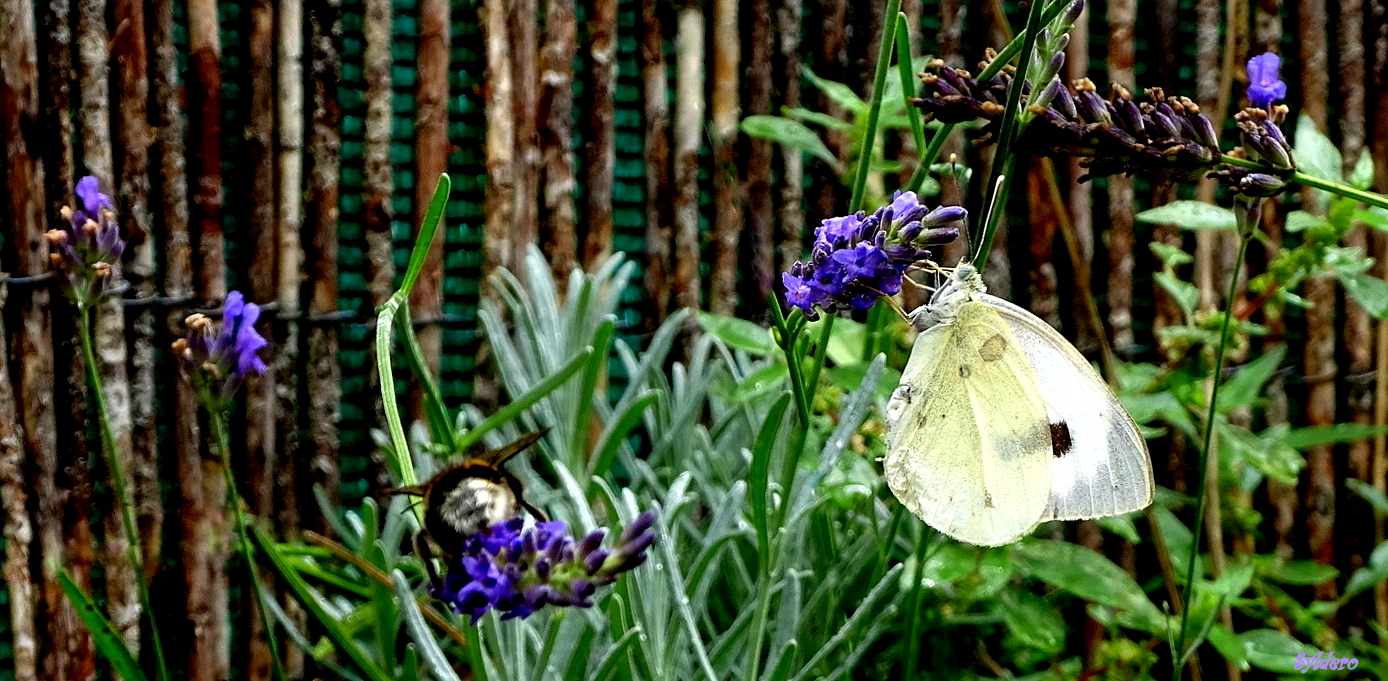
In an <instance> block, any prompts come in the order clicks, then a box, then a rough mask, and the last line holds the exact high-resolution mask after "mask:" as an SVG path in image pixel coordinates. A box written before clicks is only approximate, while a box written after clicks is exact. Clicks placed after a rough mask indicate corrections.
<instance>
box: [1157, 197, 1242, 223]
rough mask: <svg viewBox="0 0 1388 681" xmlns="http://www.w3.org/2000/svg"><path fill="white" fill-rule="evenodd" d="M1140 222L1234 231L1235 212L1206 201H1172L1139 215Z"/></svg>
mask: <svg viewBox="0 0 1388 681" xmlns="http://www.w3.org/2000/svg"><path fill="white" fill-rule="evenodd" d="M1137 219H1138V221H1139V222H1152V223H1158V224H1172V225H1176V226H1177V227H1180V228H1182V229H1234V228H1235V227H1237V226H1238V224H1237V221H1236V220H1235V219H1234V211H1232V210H1229V209H1228V208H1224V207H1222V206H1216V205H1214V204H1212V203H1205V202H1204V201H1172V202H1171V203H1168V204H1166V205H1164V206H1158V207H1156V208H1149V209H1147V210H1144V211H1142V212H1141V213H1138V214H1137Z"/></svg>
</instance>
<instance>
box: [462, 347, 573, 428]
mask: <svg viewBox="0 0 1388 681" xmlns="http://www.w3.org/2000/svg"><path fill="white" fill-rule="evenodd" d="M592 354H593V348H592V347H591V346H589V347H587V348H584V349H583V351H582V352H580V353H578V354H577V355H574V356H573V358H572V359H570V360H569V361H568V362H567V363H565V364H564V366H562V367H560V368H559V371H556V372H554V373H553V374H551V375H550V376H549V377H548V378H546V379H545V380H543V381H541V382H540V383H539V384H538V385H536V386H535V387H533V388H531V389H530V391H529V392H527V393H525V394H524V395H522V396H521V397H520V399H517V400H513V401H512V402H511V403H510V404H508V405H506V406H504V407H502V408H501V409H498V410H497V412H496V413H495V414H492V415H491V416H490V417H489V418H488V419H487V420H486V421H483V422H482V423H480V424H478V425H477V427H476V428H473V429H472V430H469V431H468V432H467V433H465V434H464V435H462V436H460V437H459V438H458V450H459V451H467V449H468V447H471V446H472V445H475V444H477V443H478V442H480V441H481V440H482V436H483V435H486V434H487V433H489V432H491V431H493V430H495V429H496V428H498V427H500V426H502V425H504V424H507V423H510V422H511V421H514V420H515V419H516V417H518V416H520V414H521V412H523V411H525V410H526V409H529V408H530V407H531V406H533V405H534V404H535V403H536V402H539V401H540V400H542V399H544V398H545V396H546V395H549V394H550V393H552V392H554V391H555V390H556V389H558V388H559V386H561V385H564V382H565V381H567V380H569V377H570V376H573V375H574V374H575V373H577V372H578V370H579V369H582V368H583V367H584V366H586V365H587V362H588V358H589V356H591V355H592Z"/></svg>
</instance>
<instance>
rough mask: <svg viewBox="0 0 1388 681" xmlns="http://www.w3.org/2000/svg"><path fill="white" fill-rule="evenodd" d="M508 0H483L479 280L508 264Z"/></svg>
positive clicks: (512, 135)
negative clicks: (483, 122) (484, 64)
mask: <svg viewBox="0 0 1388 681" xmlns="http://www.w3.org/2000/svg"><path fill="white" fill-rule="evenodd" d="M509 7H510V3H509V2H508V0H489V1H488V2H487V3H486V5H484V6H483V7H481V8H480V9H479V10H478V11H479V12H480V13H481V14H482V22H481V23H482V37H483V41H484V42H485V43H486V45H487V72H486V76H485V82H486V88H485V91H486V93H487V101H486V115H487V195H486V198H485V199H484V208H485V210H486V213H487V218H486V225H485V227H484V228H483V232H482V280H483V281H486V280H487V277H488V276H489V275H490V274H491V272H492V270H494V269H496V268H498V267H509V266H510V265H511V264H512V263H511V262H510V259H511V254H512V253H513V250H512V246H511V239H512V238H513V235H512V234H511V229H512V226H513V224H514V221H513V216H514V214H515V205H516V204H515V198H514V196H515V176H516V164H515V156H514V151H515V139H516V126H515V118H514V116H513V113H512V111H511V103H512V101H513V100H512V92H511V91H512V80H511V75H512V73H513V71H512V68H511V41H510V37H509V36H510V33H509V31H508V30H507V19H508V17H509V16H510V11H509Z"/></svg>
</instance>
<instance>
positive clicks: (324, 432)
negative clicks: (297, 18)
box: [281, 0, 342, 533]
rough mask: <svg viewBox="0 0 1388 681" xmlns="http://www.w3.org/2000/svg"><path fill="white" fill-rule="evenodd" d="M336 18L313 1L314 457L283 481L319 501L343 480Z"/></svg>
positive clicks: (306, 523)
mask: <svg viewBox="0 0 1388 681" xmlns="http://www.w3.org/2000/svg"><path fill="white" fill-rule="evenodd" d="M338 12H339V4H338V0H312V1H311V2H310V3H309V6H308V17H309V25H310V30H311V35H312V43H311V50H312V57H311V59H312V61H311V73H310V79H311V84H312V92H313V114H312V116H313V117H312V119H311V127H310V128H309V138H308V152H309V162H310V164H311V165H310V169H309V173H308V211H307V214H306V215H307V218H308V219H307V223H306V224H305V233H306V236H307V238H308V244H307V248H306V249H305V263H306V269H307V273H308V314H309V319H310V321H311V324H312V325H311V326H310V327H309V329H308V342H307V344H306V345H307V354H308V368H307V373H308V375H307V379H306V380H305V392H306V393H307V399H306V400H305V403H306V404H307V405H308V414H307V418H308V435H309V440H308V446H309V452H308V455H309V456H308V459H307V461H308V465H307V466H305V467H302V468H288V469H287V470H286V472H285V473H284V478H283V482H282V483H281V489H283V490H285V491H284V493H285V494H293V495H294V496H295V497H298V498H300V499H303V500H304V501H307V500H308V499H311V498H312V496H313V495H312V489H311V485H313V484H318V485H321V486H322V487H323V491H324V492H326V493H327V495H328V499H329V500H330V501H333V502H336V501H337V498H338V485H339V482H340V474H339V472H338V470H339V469H338V456H339V451H338V433H337V423H338V419H339V417H340V415H341V408H342V386H341V373H342V369H341V367H340V366H339V365H338V361H337V348H338V332H337V326H336V324H334V323H331V322H330V321H327V320H324V322H326V323H322V322H319V321H317V320H323V319H324V316H325V315H329V314H331V313H334V312H336V311H337V295H338V290H337V274H338V271H337V270H338V268H337V249H338V242H337V218H338V173H339V169H340V167H341V147H342V138H341V133H340V132H339V125H340V122H341V119H342V110H341V108H340V107H339V105H338V99H337V83H338V78H339V76H340V74H341V71H342V28H341V23H340V20H339V14H338ZM313 506H314V504H307V503H306V504H304V509H305V511H307V510H308V509H310V508H312V507H313ZM290 508H294V506H292V505H290V504H288V503H286V504H285V509H286V510H285V513H286V514H287V513H289V512H290V511H289V509H290ZM303 515H304V516H305V517H303V518H302V519H301V520H302V527H303V528H305V529H312V530H315V531H317V532H319V533H324V532H327V531H328V525H327V522H326V521H325V520H324V519H323V518H321V517H320V515H319V514H318V513H316V512H307V513H303ZM310 521H311V522H310ZM296 525H297V523H296Z"/></svg>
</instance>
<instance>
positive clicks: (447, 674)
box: [390, 570, 462, 681]
mask: <svg viewBox="0 0 1388 681" xmlns="http://www.w3.org/2000/svg"><path fill="white" fill-rule="evenodd" d="M390 579H391V582H393V583H394V585H395V598H396V600H397V602H398V603H399V604H400V609H401V610H402V611H403V612H404V613H405V628H406V629H408V630H409V632H410V638H411V639H413V640H414V642H415V644H416V645H418V646H419V655H420V657H422V658H424V663H425V664H427V665H428V666H429V671H431V672H433V674H434V678H437V679H438V680H439V681H462V680H461V679H459V678H458V674H457V673H456V672H454V671H453V666H452V665H450V664H449V662H448V658H447V657H445V656H444V654H443V649H441V648H439V642H438V641H436V640H434V634H433V632H431V631H429V625H428V624H425V622H424V615H423V613H421V612H420V611H419V605H418V604H417V603H415V602H414V591H412V590H411V589H410V584H409V582H406V581H405V576H404V575H402V574H400V571H399V570H392V571H391V573H390Z"/></svg>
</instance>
